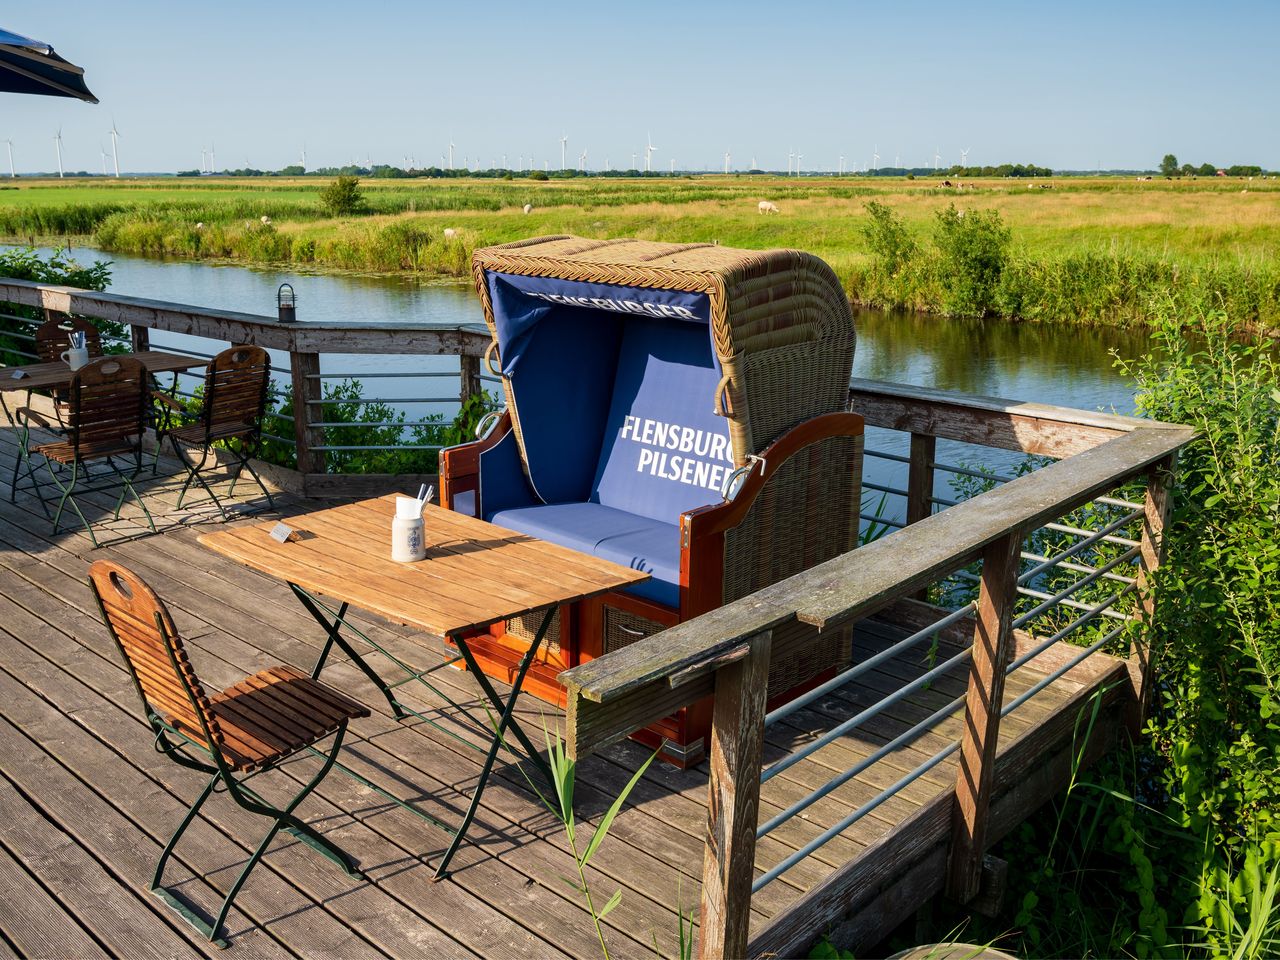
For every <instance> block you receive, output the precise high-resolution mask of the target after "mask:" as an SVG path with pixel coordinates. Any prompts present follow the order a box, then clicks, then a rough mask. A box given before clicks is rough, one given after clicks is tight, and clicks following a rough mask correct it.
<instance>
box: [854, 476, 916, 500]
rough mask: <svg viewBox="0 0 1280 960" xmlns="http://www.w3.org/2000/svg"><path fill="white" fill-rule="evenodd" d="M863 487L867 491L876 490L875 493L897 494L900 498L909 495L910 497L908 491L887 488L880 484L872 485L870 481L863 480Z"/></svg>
mask: <svg viewBox="0 0 1280 960" xmlns="http://www.w3.org/2000/svg"><path fill="white" fill-rule="evenodd" d="M862 486H863V488H864V489H867V490H875V491H877V492H878V493H894V494H897V495H898V496H900V497H905V496H907V495H908V494H907V491H905V490H899V489H898V488H897V487H885V486H881V485H880V484H878V483H872V482H871V481H870V480H863V481H862Z"/></svg>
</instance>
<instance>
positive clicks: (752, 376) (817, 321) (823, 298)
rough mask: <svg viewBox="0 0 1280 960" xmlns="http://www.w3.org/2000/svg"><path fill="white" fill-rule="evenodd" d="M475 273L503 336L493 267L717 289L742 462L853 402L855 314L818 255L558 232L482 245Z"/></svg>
mask: <svg viewBox="0 0 1280 960" xmlns="http://www.w3.org/2000/svg"><path fill="white" fill-rule="evenodd" d="M472 270H473V272H474V274H475V280H476V288H477V292H478V293H479V295H480V300H481V303H482V304H483V306H484V310H485V319H486V321H487V323H488V325H489V329H490V331H491V332H493V333H494V335H495V338H496V329H495V327H494V324H493V307H492V304H491V303H490V300H489V290H488V284H487V283H486V282H485V274H486V273H488V272H490V271H496V272H500V273H510V274H520V275H523V276H534V277H554V278H557V279H561V280H577V281H582V282H587V283H609V284H618V285H622V286H631V287H640V288H651V289H658V290H681V291H688V292H700V293H705V294H707V295H708V299H709V301H710V305H711V329H712V336H713V340H714V342H715V346H716V353H717V355H718V356H717V359H718V360H719V362H720V366H721V367H722V369H723V370H724V371H725V373H726V375H727V379H726V393H727V396H728V399H729V404H728V407H729V409H728V411H726V415H727V417H728V419H729V421H730V435H731V438H732V440H733V446H734V455H735V459H737V460H738V461H739V462H742V461H743V460H744V458H745V457H746V455H747V454H749V453H753V452H755V451H757V450H759V449H761V448H762V447H763V446H764V445H766V444H767V443H768V442H769V441H771V440H773V439H774V438H775V437H777V436H779V435H780V434H781V433H782V432H783V431H784V430H786V429H788V428H789V427H792V426H794V425H795V424H797V423H800V422H802V421H803V420H806V419H808V418H809V417H813V416H817V415H818V414H821V413H830V412H833V411H836V410H842V409H844V407H845V405H846V403H847V401H848V392H849V377H850V373H851V369H852V366H853V349H854V329H853V315H852V312H851V311H850V308H849V300H848V298H847V296H846V295H845V293H844V289H843V288H842V287H841V285H840V282H839V280H838V279H837V278H836V275H835V273H834V272H833V271H832V270H831V268H830V267H829V266H827V264H826V263H825V262H824V261H822V260H820V259H819V258H818V257H815V256H813V255H812V254H808V253H804V252H802V251H799V250H741V249H735V248H733V247H722V246H719V245H716V244H710V243H658V242H656V241H652V240H626V239H617V240H591V239H587V238H584V237H572V236H554V237H535V238H533V239H530V240H521V241H517V242H515V243H507V244H502V245H500V246H494V247H485V248H484V249H481V250H477V251H476V252H475V254H474V256H473V259H472Z"/></svg>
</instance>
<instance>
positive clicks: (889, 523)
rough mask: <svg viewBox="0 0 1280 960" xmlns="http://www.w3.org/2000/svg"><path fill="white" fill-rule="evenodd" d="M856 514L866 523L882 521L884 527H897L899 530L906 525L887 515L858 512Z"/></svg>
mask: <svg viewBox="0 0 1280 960" xmlns="http://www.w3.org/2000/svg"><path fill="white" fill-rule="evenodd" d="M858 516H859V517H861V518H862V519H863V520H866V521H867V522H868V523H883V524H884V525H885V526H886V527H897V528H898V529H899V530H901V529H902V528H903V527H905V526H906V524H905V523H902V522H900V521H898V520H891V519H889V518H888V517H877V516H874V515H872V514H869V513H860V514H858Z"/></svg>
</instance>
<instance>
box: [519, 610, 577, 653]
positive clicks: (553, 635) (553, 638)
mask: <svg viewBox="0 0 1280 960" xmlns="http://www.w3.org/2000/svg"><path fill="white" fill-rule="evenodd" d="M545 615H546V614H544V613H543V612H542V611H541V610H535V611H534V612H533V613H526V614H524V615H523V616H519V617H512V618H511V619H510V620H508V621H507V633H508V634H510V635H511V636H513V637H518V638H519V639H521V640H528V641H529V642H530V643H533V638H534V637H536V636H537V635H538V628H539V627H540V626H542V618H543V617H544V616H545ZM562 649H563V646H562V644H561V633H560V608H559V607H557V608H556V612H555V613H553V614H552V615H551V625H550V626H548V627H547V634H546V636H545V637H543V638H542V648H541V650H542V652H545V653H551V654H554V655H556V656H557V657H558V656H560V653H561V650H562ZM540 655H541V654H540Z"/></svg>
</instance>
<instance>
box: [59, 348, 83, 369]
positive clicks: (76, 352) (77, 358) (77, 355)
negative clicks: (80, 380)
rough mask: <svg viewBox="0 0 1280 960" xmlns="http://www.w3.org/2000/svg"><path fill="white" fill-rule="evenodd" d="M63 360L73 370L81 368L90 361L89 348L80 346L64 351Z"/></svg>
mask: <svg viewBox="0 0 1280 960" xmlns="http://www.w3.org/2000/svg"><path fill="white" fill-rule="evenodd" d="M62 362H63V363H65V364H66V365H67V366H68V367H70V368H71V369H72V370H79V369H80V368H81V367H83V366H84V365H85V364H86V363H88V362H89V348H88V347H79V348H74V347H73V348H72V349H70V350H63V351H62Z"/></svg>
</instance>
